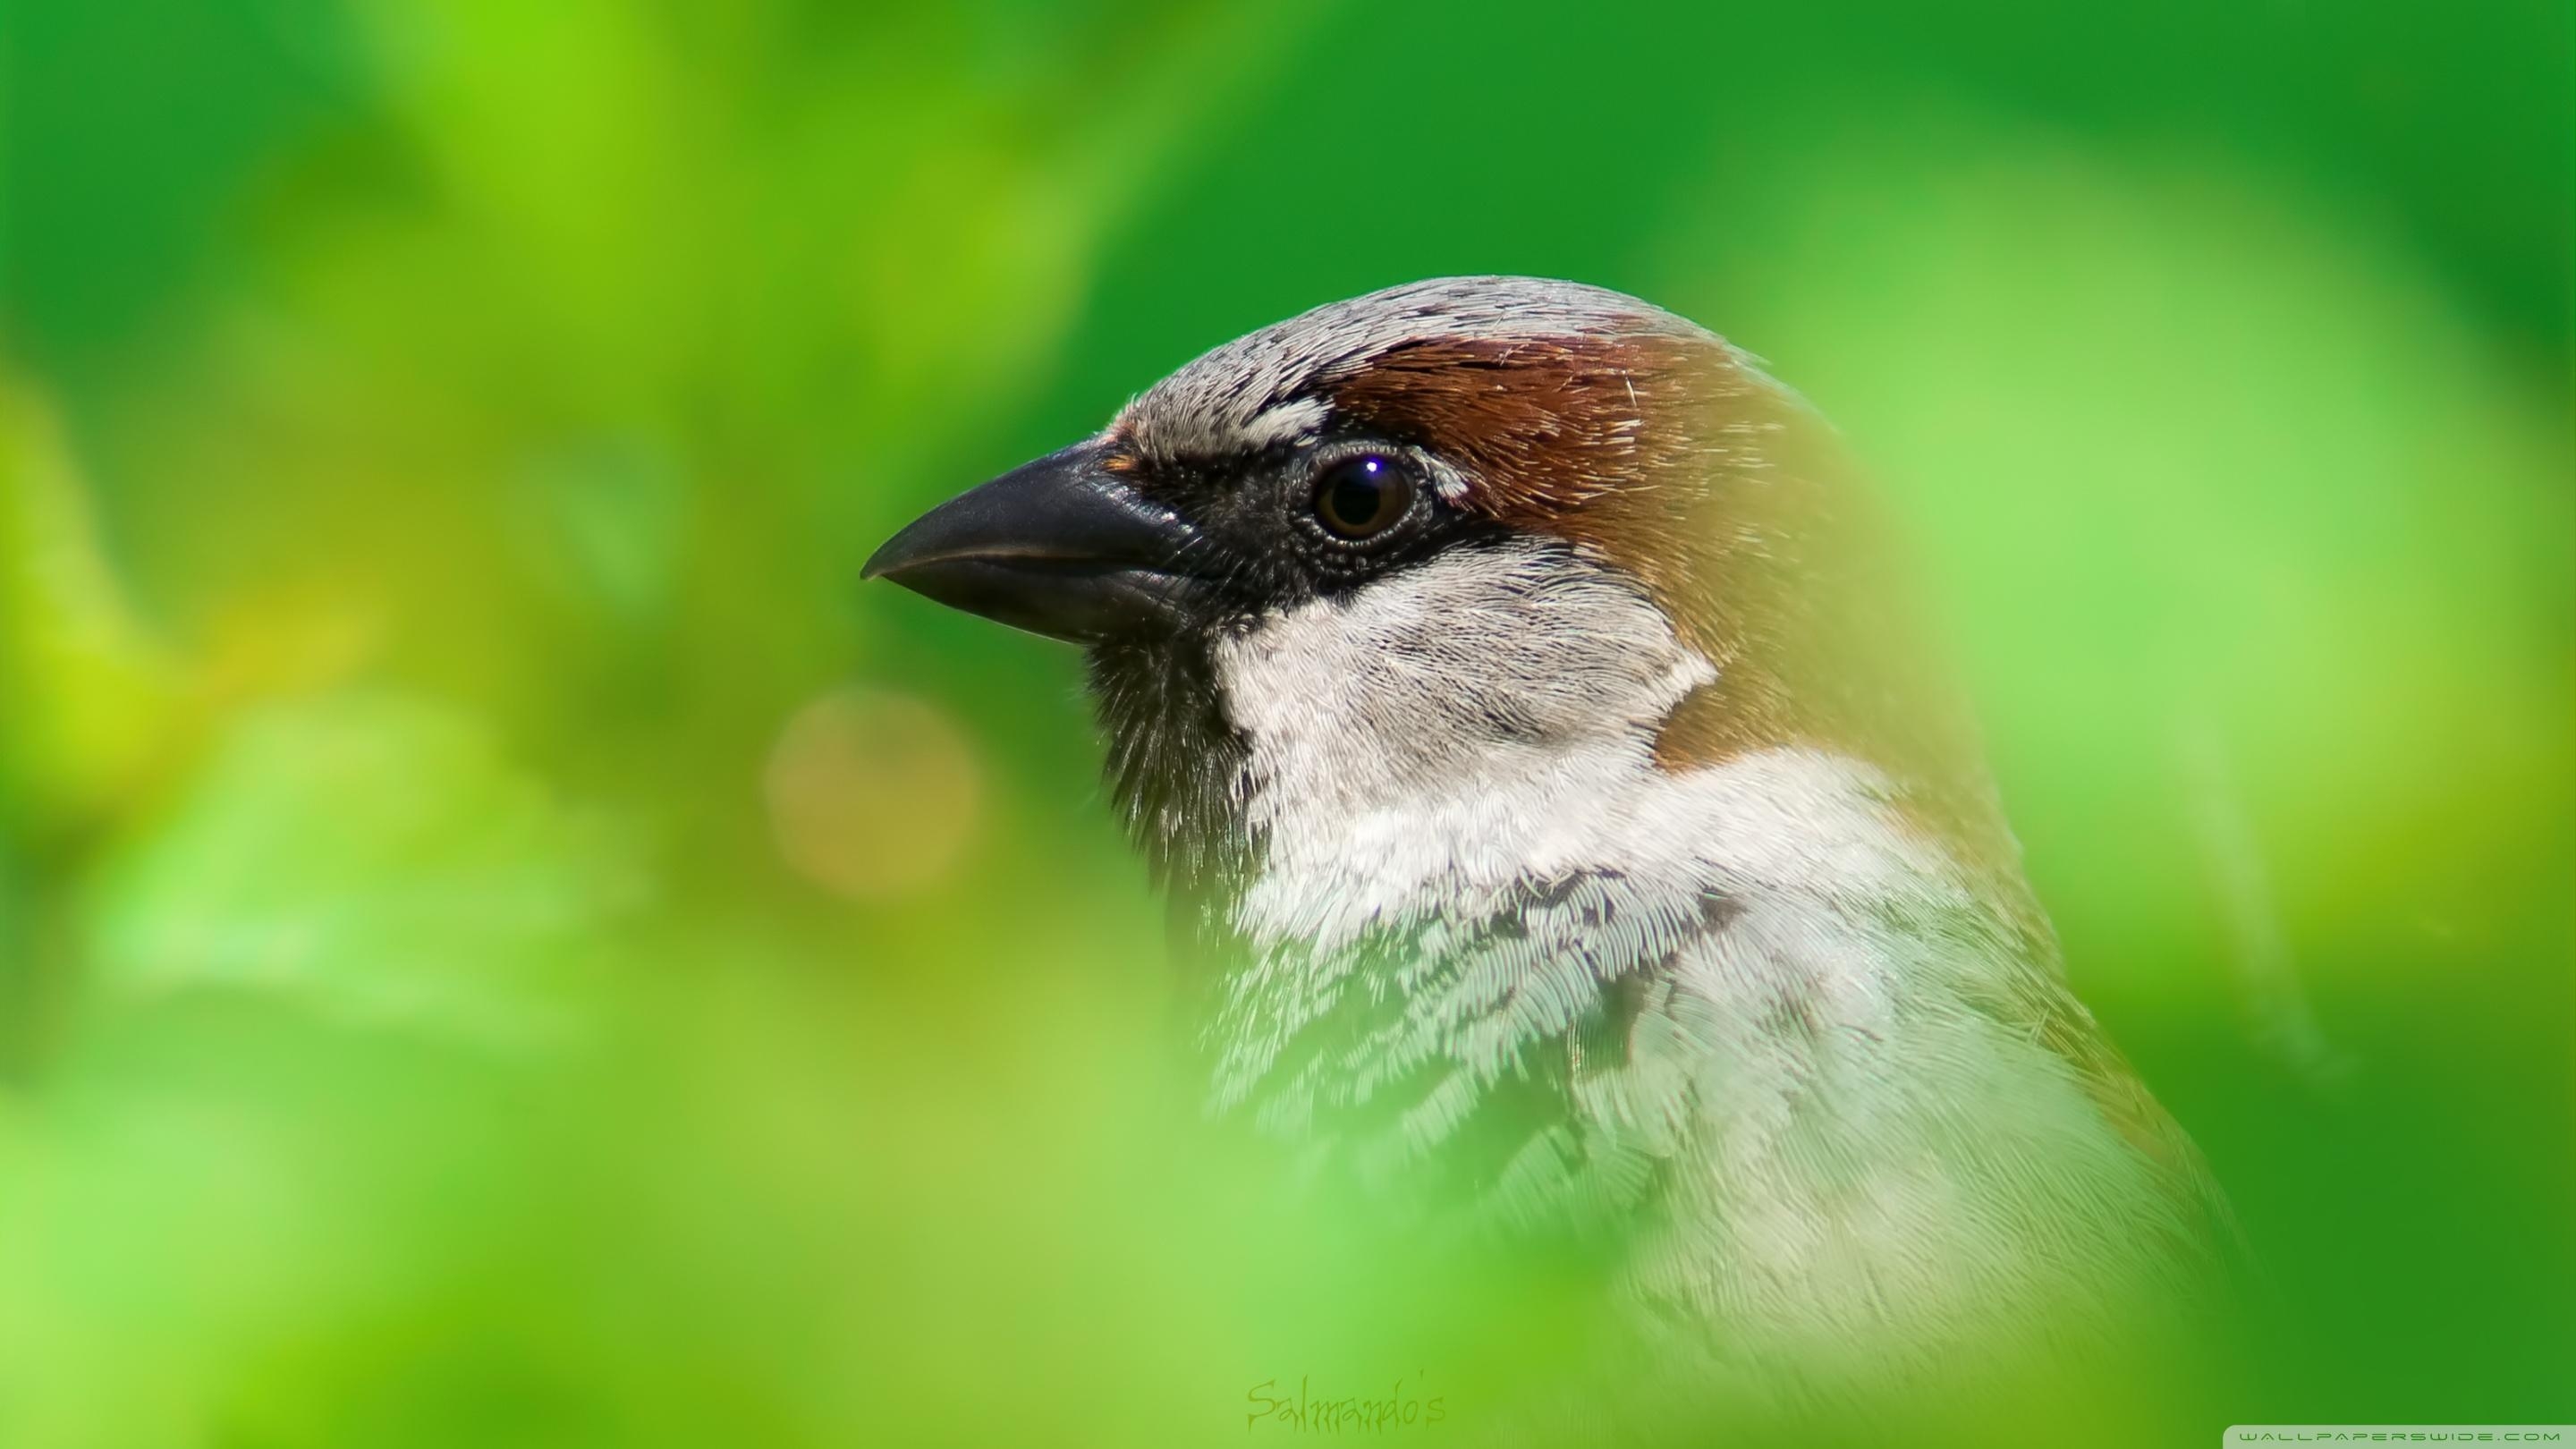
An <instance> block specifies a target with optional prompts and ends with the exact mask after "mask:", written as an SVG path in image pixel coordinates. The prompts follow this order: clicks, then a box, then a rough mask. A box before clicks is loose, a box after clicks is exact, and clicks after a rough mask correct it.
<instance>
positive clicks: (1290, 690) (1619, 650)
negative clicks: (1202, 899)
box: [1216, 545, 1936, 950]
mask: <svg viewBox="0 0 2576 1449" xmlns="http://www.w3.org/2000/svg"><path fill="white" fill-rule="evenodd" d="M1216 660H1217V670H1218V679H1219V682H1220V686H1221V688H1222V689H1223V691H1224V697H1225V702H1226V709H1227V713H1228V716H1229V718H1230V720H1231V722H1232V723H1233V724H1234V726H1235V727H1236V728H1237V729H1239V730H1240V731H1242V733H1243V734H1244V736H1245V737H1246V739H1247V740H1248V741H1249V743H1250V751H1249V755H1248V758H1247V762H1246V765H1245V768H1244V772H1243V776H1242V779H1241V781H1240V783H1239V786H1238V788H1239V790H1240V791H1241V793H1242V796H1243V799H1244V801H1245V805H1246V819H1247V823H1248V824H1249V825H1250V826H1251V828H1252V829H1253V830H1254V831H1255V832H1257V833H1258V834H1259V835H1260V836H1261V837H1262V838H1263V840H1264V842H1265V851H1264V854H1263V858H1262V868H1261V871H1260V873H1259V874H1258V875H1257V876H1256V878H1255V879H1254V880H1253V881H1252V883H1251V884H1250V887H1249V888H1248V889H1247V890H1246V892H1245V893H1244V896H1243V898H1242V901H1241V902H1240V905H1239V907H1238V909H1237V913H1236V922H1235V924H1236V926H1237V927H1238V929H1240V930H1242V931H1243V932H1244V933H1245V934H1246V935H1247V936H1249V937H1251V938H1253V939H1255V940H1282V939H1297V940H1305V941H1310V942H1313V943H1314V944H1315V945H1316V946H1317V947H1318V948H1319V949H1323V950H1330V949H1333V948H1334V947H1337V946H1339V945H1341V944H1343V943H1345V942H1347V941H1349V940H1351V939H1352V938H1354V937H1356V936H1357V935H1358V934H1359V933H1360V932H1362V931H1363V930H1366V929H1367V928H1368V927H1370V926H1371V925H1372V924H1375V923H1381V922H1387V921H1393V920H1399V919H1404V918H1418V917H1422V916H1428V915H1439V916H1444V917H1448V918H1451V919H1461V920H1464V919H1474V918H1475V917H1477V916H1478V915H1480V914H1482V913H1483V912H1486V911H1488V910H1491V909H1493V908H1494V906H1495V905H1496V903H1497V902H1498V901H1499V900H1500V899H1501V898H1502V896H1503V893H1504V892H1505V891H1507V890H1509V889H1510V888H1512V887H1514V886H1515V885H1516V884H1525V883H1526V882H1528V881H1529V880H1531V879H1534V878H1537V879H1544V878H1547V877H1550V876H1554V875H1561V874H1564V873H1566V872H1569V871H1573V870H1580V869H1598V868H1610V869H1616V870H1619V871H1621V872H1624V873H1626V874H1628V875H1630V876H1631V877H1669V878H1671V879H1672V881H1673V882H1674V884H1675V885H1676V886H1686V887H1687V888H1688V889H1690V890H1697V889H1699V888H1700V887H1701V886H1703V885H1709V884H1716V885H1723V886H1725V887H1727V888H1729V889H1731V890H1735V891H1739V892H1756V893H1758V892H1759V891H1760V890H1761V889H1762V888H1763V887H1765V886H1771V887H1777V888H1789V889H1796V890H1799V891H1812V890H1815V889H1818V888H1846V889H1851V890H1854V891H1856V892H1859V893H1862V894H1865V895H1884V894H1887V893H1890V892H1892V891H1896V890H1900V889H1902V888H1903V887H1904V884H1905V883H1908V882H1922V881H1926V880H1928V879H1930V878H1932V877H1933V876H1934V875H1935V874H1936V868H1935V866H1934V865H1933V863H1931V862H1929V861H1927V860H1924V859H1922V858H1921V855H1920V851H1919V848H1918V847H1916V846H1915V845H1914V844H1913V843H1912V842H1911V841H1909V840H1908V839H1907V838H1906V837H1904V836H1903V835H1901V834H1900V833H1898V832H1897V830H1896V829H1895V828H1894V826H1893V824H1892V822H1891V821H1890V819H1889V818H1888V816H1887V815H1886V814H1885V813H1884V812H1883V811H1882V810H1881V809H1880V808H1879V807H1878V805H1877V801H1876V798H1875V791H1876V790H1877V788H1878V787H1879V785H1880V781H1879V780H1878V777H1877V775H1876V772H1875V771H1873V770H1871V769H1870V768H1869V767H1867V766H1865V765H1862V764H1860V763H1858V762H1855V761H1851V760H1846V759H1839V758H1836V757H1833V756H1830V755H1826V754H1823V753H1820V752H1817V751H1813V750H1807V749H1796V748H1781V749H1773V750H1766V751H1763V752H1760V753H1756V754H1752V755H1748V756H1744V757H1740V758H1738V759H1734V760H1730V761H1727V762H1724V763H1722V764H1718V765H1713V766H1708V767H1704V768H1701V769H1697V770H1693V771H1689V772H1687V773H1682V774H1675V773H1672V772H1669V771H1666V770H1664V769H1663V768H1661V767H1659V766H1657V765H1656V763H1655V762H1654V760H1653V758H1652V754H1653V746H1654V735H1655V731H1656V729H1657V728H1658V726H1659V725H1660V724H1661V723H1662V721H1663V719H1664V718H1665V716H1666V715H1668V714H1669V713H1670V712H1671V711H1672V709H1673V707H1674V705H1676V704H1678V703H1679V702H1680V701H1681V699H1682V698H1683V696H1685V695H1687V694H1688V693H1690V691H1691V690H1693V689H1694V688H1696V687H1698V686H1699V685H1701V684H1704V683H1707V682H1709V681H1710V680H1712V679H1714V678H1716V670H1715V669H1714V668H1713V667H1712V666H1711V665H1710V664H1709V662H1708V661H1707V660H1706V659H1704V658H1702V657H1701V656H1700V655H1699V654H1697V653H1695V652H1693V651H1692V650H1691V649H1690V648H1689V647H1687V646H1686V645H1685V644H1684V643H1683V642H1682V641H1681V640H1680V639H1678V638H1677V637H1675V635H1674V633H1673V630H1672V627H1671V625H1670V624H1669V623H1667V622H1666V620H1665V618H1664V616H1663V614H1662V612H1661V611H1660V610H1659V609H1657V608H1656V607H1655V606H1654V605H1653V603H1652V602H1650V601H1649V600H1647V599H1646V598H1644V597H1643V596H1642V595H1640V594H1639V593H1638V592H1637V591H1636V589H1635V588H1634V587H1633V586H1631V585H1629V584H1627V583H1625V582H1624V581H1622V580H1620V579H1619V578H1617V577H1616V576H1614V575H1612V574H1610V573H1608V572H1607V571H1606V570H1602V569H1599V568H1597V567H1595V566H1592V565H1589V564H1586V563H1583V562H1582V561H1580V560H1578V559H1576V558H1574V557H1573V556H1571V555H1570V554H1568V553H1566V552H1565V551H1563V550H1562V549H1551V548H1546V547H1540V546H1533V545H1517V546H1513V547H1509V548H1503V549H1496V550H1489V551H1485V552H1469V553H1461V554H1453V555H1451V556H1449V557H1446V558H1441V559H1437V560H1434V561H1432V562H1430V563H1427V564H1425V565H1423V566H1421V567H1418V568H1415V569H1412V570H1409V571H1406V572H1404V573H1401V574H1397V575H1394V576H1392V577H1390V578H1388V579H1386V580H1384V581H1381V582H1379V583H1377V584H1374V585H1371V586H1369V587H1367V588H1364V589H1362V590H1360V591H1359V592H1358V593H1356V594H1355V595H1353V596H1352V597H1350V598H1348V599H1347V600H1340V601H1321V602H1316V603H1311V604H1307V605H1305V606H1303V607H1301V608H1298V609H1295V610H1292V611H1289V612H1286V613H1282V614H1278V615H1275V616H1272V617H1271V618H1269V619H1266V620H1264V621H1263V622H1262V623H1261V624H1260V625H1259V626H1258V627H1257V628H1255V629H1253V630H1252V631H1251V632H1249V633H1247V634H1245V635H1243V636H1241V637H1239V638H1236V639H1232V640H1229V641H1227V642H1225V643H1223V644H1221V645H1220V646H1219V647H1218V649H1217V653H1216Z"/></svg>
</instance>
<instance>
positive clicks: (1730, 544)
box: [1330, 318, 2038, 921]
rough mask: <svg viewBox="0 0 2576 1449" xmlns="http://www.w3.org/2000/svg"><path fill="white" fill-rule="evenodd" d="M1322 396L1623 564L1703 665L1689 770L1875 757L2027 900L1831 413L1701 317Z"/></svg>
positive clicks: (1426, 360) (1429, 344)
mask: <svg viewBox="0 0 2576 1449" xmlns="http://www.w3.org/2000/svg"><path fill="white" fill-rule="evenodd" d="M1330 396H1331V401H1332V405H1333V408H1334V411H1335V412H1336V413H1337V414H1339V415H1342V416H1347V417H1351V418H1354V419H1357V420H1359V421H1360V422H1362V423H1363V424H1364V425H1366V426H1368V427H1370V428H1372V429H1376V430H1380V431H1382V432H1384V433H1386V434H1387V435H1390V436H1395V437H1404V438H1413V439H1418V440H1420V441H1421V442H1422V443H1424V444H1425V445H1427V446H1429V447H1431V448H1432V449H1434V450H1435V451H1436V452H1438V453H1439V454H1440V455H1441V456H1443V457H1446V458H1448V459H1451V460H1453V461H1454V462H1455V463H1456V464H1457V465H1458V466H1459V467H1460V468H1461V469H1462V470H1464V471H1466V472H1467V473H1468V474H1469V482H1470V486H1469V488H1468V490H1467V493H1466V495H1465V497H1464V498H1463V499H1462V500H1460V501H1461V503H1462V506H1464V507H1467V508H1470V509H1473V510H1477V511H1480V512H1483V513H1485V514H1487V515H1488V516H1490V517H1492V518H1493V519H1495V520H1496V521H1497V522H1500V523H1503V524H1506V525H1508V526H1510V527H1513V528H1516V529H1522V530H1527V531H1532V532H1544V533H1553V534H1555V535H1557V536H1559V537H1562V538H1565V539H1567V540H1569V541H1570V542H1572V543H1574V544H1575V545H1576V546H1577V547H1578V548H1581V549H1583V550H1584V551H1585V552H1586V553H1588V554H1590V555H1591V556H1593V557H1595V558H1598V559H1601V560H1603V561H1604V562H1607V563H1611V564H1614V565H1616V566H1618V567H1620V568H1621V569H1623V570H1625V571H1626V572H1627V573H1629V574H1630V575H1632V576H1633V577H1635V578H1636V579H1637V580H1638V581H1639V583H1640V584H1641V585H1643V587H1644V588H1645V590H1646V591H1647V593H1648V594H1649V595H1650V596H1652V597H1653V598H1654V599H1655V601H1656V602H1657V603H1658V604H1659V605H1661V606H1662V607H1663V609H1664V612H1665V613H1666V615H1667V616H1668V617H1670V618H1671V619H1672V620H1673V622H1674V626H1675V629H1676V631H1677V632H1678V633H1679V634H1680V635H1681V636H1682V638H1683V639H1684V640H1685V641H1686V642H1687V643H1689V644H1690V645H1691V646H1692V647H1693V648H1694V649H1696V650H1698V651H1699V652H1700V653H1701V654H1702V655H1704V656H1705V657H1706V658H1707V659H1708V660H1709V661H1710V662H1711V663H1712V664H1714V665H1716V666H1717V670H1718V678H1717V679H1716V680H1714V681H1712V682H1711V683H1709V684H1707V685H1704V686H1702V687H1701V688H1700V689H1698V690H1696V691H1694V692H1693V693H1692V694H1690V695H1689V696H1688V697H1687V698H1685V699H1684V700H1683V701H1682V703H1681V704H1680V705H1679V706H1678V707H1677V708H1676V709H1675V710H1674V711H1673V713H1672V715H1671V716H1670V717H1669V718H1668V719H1667V720H1666V721H1665V723H1664V726H1663V729H1662V730H1661V731H1660V732H1659V734H1658V736H1657V738H1656V741H1655V759H1656V762H1657V763H1658V764H1660V765H1662V766H1663V767H1664V768H1665V769H1668V770H1675V771H1679V770H1686V769H1690V768H1693V767H1695V766H1699V765H1705V764H1712V763H1715V762H1718V761H1721V760H1725V759H1728V758H1731V757H1733V756H1736V755H1739V754H1744V753H1747V752H1750V751H1754V750H1758V749H1763V748H1766V747H1770V746H1776V745H1784V744H1805V745H1811V746H1815V747H1818V748H1823V749H1828V750H1832V751H1835V752H1837V753H1841V754H1845V755H1849V756H1852V757H1854V758H1857V759H1860V760H1864V761H1866V762H1868V763H1870V764H1872V765H1875V766H1877V767H1878V768H1880V769H1881V770H1883V771H1884V772H1886V774H1887V775H1888V776H1889V778H1890V780H1891V781H1892V782H1893V783H1894V784H1895V786H1896V787H1897V798H1896V799H1895V800H1894V801H1893V802H1892V803H1894V804H1895V805H1896V806H1897V808H1899V809H1900V810H1901V811H1903V812H1904V813H1905V815H1906V818H1908V819H1909V820H1911V821H1913V822H1914V823H1915V824H1916V825H1917V826H1918V827H1920V828H1921V829H1923V830H1924V831H1925V832H1926V833H1927V834H1928V835H1931V836H1934V837H1936V838H1937V839H1939V840H1941V841H1942V842H1943V843H1944V844H1946V845H1947V846H1949V847H1950V850H1951V853H1952V854H1953V855H1954V856H1955V857H1956V858H1957V859H1958V860H1959V861H1960V863H1961V865H1962V867H1963V869H1965V870H1966V871H1968V872H1969V873H1971V874H1972V875H1974V876H1976V877H1977V878H1979V880H1980V882H1981V883H1982V884H1985V885H1986V886H1987V887H1988V888H1989V890H1990V892H1991V893H1992V894H1993V895H1995V896H1996V897H1998V898H1999V899H2000V900H2001V902H2002V903H2004V904H2007V905H2008V906H2009V907H2010V908H2011V910H2012V912H2013V914H2015V915H2016V916H2020V917H2022V918H2024V919H2026V920H2032V921H2036V920H2037V919H2038V917H2037V912H2036V910H2035V908H2033V907H2032V906H2031V905H2030V904H2029V902H2028V901H2027V899H2026V894H2027V892H2026V887H2024V885H2023V884H2022V877H2021V870H2020V861H2019V852H2018V850H2017V848H2016V847H2015V846H2014V844H2013V841H2012V838H2011V836H2010V834H2009V832H2008V831H2007V830H2006V829H2005V827H2004V824H2003V820H2002V814H2001V811H2000V810H1999V809H1998V807H1997V806H1996V803H1995V801H1994V799H1993V792H1992V789H1991V787H1990V785H1989V783H1988V781H1987V777H1986V774H1985V768H1984V764H1983V750H1982V747H1981V746H1980V744H1979V742H1978V740H1977V739H1976V736H1975V731H1974V728H1973V726H1972V725H1971V723H1970V721H1969V717H1968V713H1967V711H1966V709H1965V708H1964V706H1963V703H1962V701H1961V700H1960V698H1959V697H1958V695H1957V693H1956V691H1955V689H1954V687H1953V686H1952V685H1951V683H1950V681H1949V676H1948V672H1947V671H1946V670H1945V669H1943V668H1942V667H1941V661H1940V660H1939V658H1938V656H1937V653H1936V652H1935V651H1933V650H1931V649H1929V648H1927V647H1926V644H1925V639H1924V637H1923V636H1924V635H1925V634H1926V633H1928V632H1929V631H1927V630H1925V629H1923V628H1922V627H1921V626H1920V624H1919V622H1918V620H1917V619H1916V618H1915V617H1914V616H1913V615H1912V614H1911V612H1910V611H1908V610H1906V609H1905V608H1903V607H1901V605H1902V602H1903V601H1904V600H1905V599H1907V598H1908V597H1909V595H1910V590H1909V589H1908V588H1907V587H1906V585H1905V583H1904V581H1903V580H1902V579H1901V578H1900V577H1898V574H1899V572H1900V571H1899V570H1898V569H1897V568H1896V566H1895V563H1894V550H1892V549H1891V548H1890V547H1889V546H1888V544H1887V541H1886V540H1885V538H1884V537H1883V530H1882V528H1881V526H1880V524H1879V521H1878V519H1877V517H1876V508H1875V507H1874V500H1872V499H1871V498H1870V497H1868V496H1867V493H1866V489H1865V487H1864V485H1863V484H1862V483H1861V482H1860V480H1859V479H1858V478H1857V476H1856V474H1855V470H1854V469H1853V468H1852V467H1851V466H1850V464H1849V462H1848V459H1847V458H1846V456H1845V453H1844V450H1843V448H1842V446H1841V443H1840V440H1839V439H1838V438H1837V437H1836V436H1835V435H1834V433H1833V431H1832V429H1831V427H1830V426H1829V425H1827V424H1826V423H1825V422H1824V421H1823V420H1822V419H1821V418H1820V417H1818V416H1817V415H1816V414H1815V413H1814V412H1813V411H1812V410H1810V409H1809V408H1808V407H1807V406H1806V405H1805V404H1804V403H1803V402H1802V401H1801V400H1800V399H1798V398H1797V397H1796V396H1795V395H1793V394H1791V393H1790V392H1788V390H1786V389H1785V388H1782V387H1781V386H1779V385H1778V384H1777V383H1775V382H1773V381H1772V380H1771V379H1770V378H1768V377H1766V376H1764V375H1763V374H1762V373H1761V372H1760V371H1759V370H1757V369H1756V368H1755V367H1754V366H1753V364H1752V362H1751V361H1750V359H1748V358H1746V357H1745V356H1744V355H1743V354H1741V353H1739V352H1737V351H1735V350H1734V349H1733V348H1731V347H1729V346H1727V345H1726V344H1725V343H1724V342H1722V341H1720V340H1718V339H1717V338H1715V337H1714V336H1712V335H1710V334H1708V333H1705V332H1702V331H1699V330H1698V329H1696V328H1690V327H1687V326H1686V325H1685V324H1679V323H1676V322H1674V321H1673V320H1672V319H1668V318H1666V319H1651V320H1650V319H1641V321H1640V326H1639V328H1638V329H1637V330H1634V331H1630V332H1626V333H1623V334H1619V335H1575V336H1565V337H1556V338H1547V339H1530V338H1474V337H1439V338H1428V339H1424V340H1422V341H1418V342H1412V343H1407V344H1402V345H1399V346H1397V347H1394V348H1391V349H1389V350H1387V351H1385V352H1382V353H1380V354H1377V355H1376V356H1374V357H1372V358H1370V359H1369V360H1368V361H1367V362H1366V363H1365V364H1364V365H1361V366H1358V367H1356V368H1354V369H1353V370H1352V371H1351V372H1350V373H1349V375H1347V376H1345V377H1342V378H1339V379H1334V380H1332V382H1331V392H1330Z"/></svg>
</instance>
